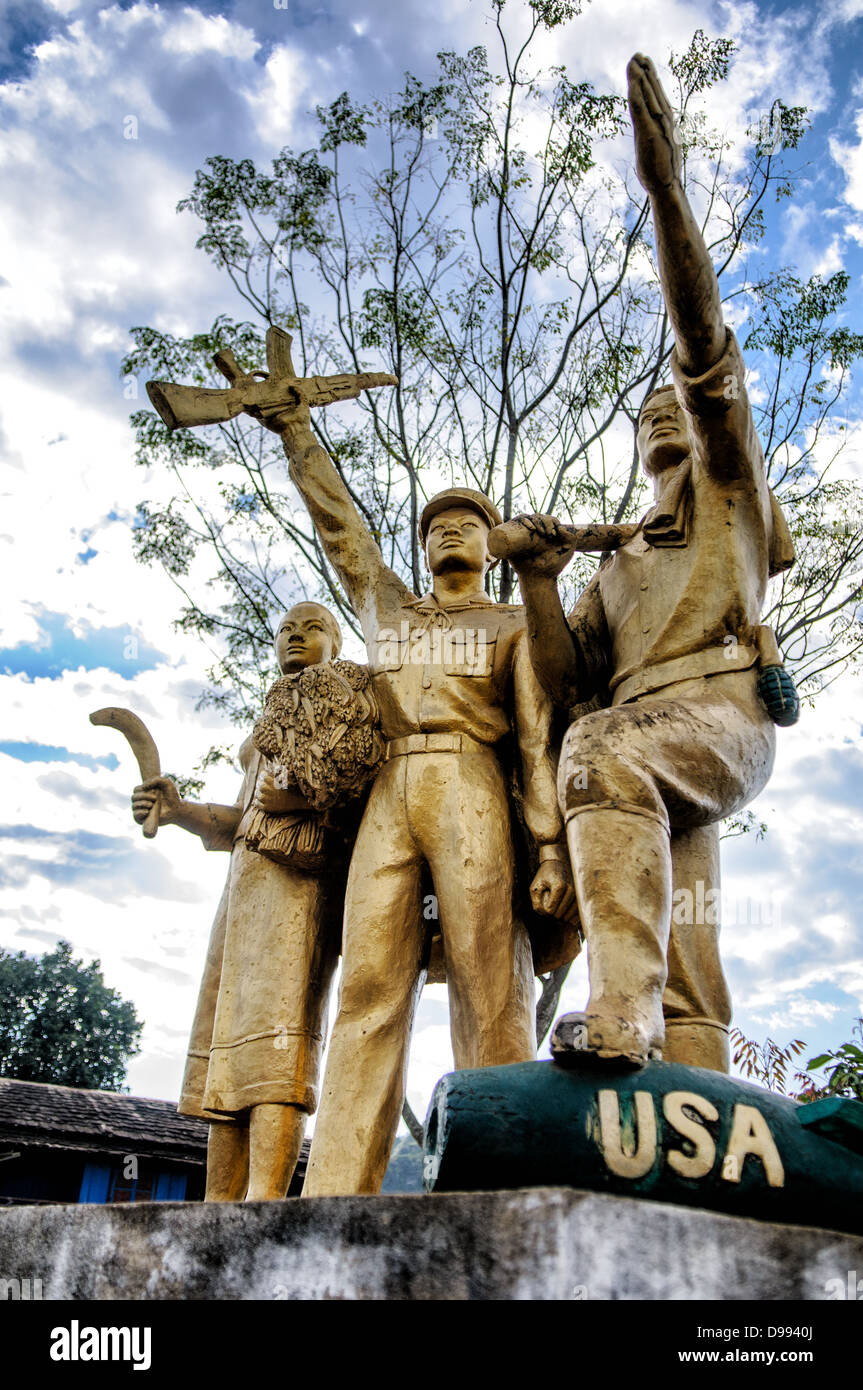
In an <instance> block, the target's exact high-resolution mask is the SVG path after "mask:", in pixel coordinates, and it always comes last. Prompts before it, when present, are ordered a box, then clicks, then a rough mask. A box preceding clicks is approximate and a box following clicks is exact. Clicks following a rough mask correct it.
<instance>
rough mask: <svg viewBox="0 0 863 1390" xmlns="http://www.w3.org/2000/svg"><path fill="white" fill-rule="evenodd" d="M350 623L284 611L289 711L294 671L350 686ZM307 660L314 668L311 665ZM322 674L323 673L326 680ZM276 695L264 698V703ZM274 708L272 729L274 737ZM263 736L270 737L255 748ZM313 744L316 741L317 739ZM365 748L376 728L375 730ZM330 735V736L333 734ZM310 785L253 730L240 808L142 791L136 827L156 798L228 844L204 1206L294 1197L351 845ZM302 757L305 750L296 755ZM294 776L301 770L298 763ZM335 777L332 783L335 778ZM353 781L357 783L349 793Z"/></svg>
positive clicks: (204, 1006)
mask: <svg viewBox="0 0 863 1390" xmlns="http://www.w3.org/2000/svg"><path fill="white" fill-rule="evenodd" d="M340 647H341V632H340V629H339V626H338V624H337V622H336V620H335V618H334V617H333V616H332V614H331V613H330V612H329V611H328V610H327V609H326V608H324V607H322V606H321V605H320V604H317V603H299V604H297V605H296V606H295V607H293V608H291V609H290V610H289V611H288V612H287V613H285V614H284V616H283V617H282V619H281V621H280V623H279V626H278V630H277V632H276V638H275V650H276V658H277V661H278V664H279V669H280V670H281V672H282V675H283V679H282V680H281V681H277V682H276V686H274V687H273V691H272V692H271V698H272V697H273V696H275V695H277V694H279V693H280V694H281V696H282V699H281V702H280V701H279V700H276V701H275V704H274V706H273V707H274V708H275V710H276V713H277V715H278V714H279V712H280V711H281V712H283V710H284V690H283V689H282V690H281V691H280V690H279V688H280V687H285V686H287V687H288V692H289V693H290V691H291V688H292V685H293V684H294V683H293V682H292V681H290V680H287V681H286V680H285V679H284V678H285V677H292V676H295V675H297V674H298V673H300V672H306V675H304V676H303V677H302V680H303V681H304V682H306V683H307V684H309V688H310V689H312V688H313V687H314V682H315V680H316V679H317V681H318V684H319V685H320V684H321V683H322V682H326V681H329V682H330V684H332V682H333V681H337V682H338V683H340V684H341V685H345V689H347V685H346V683H345V682H344V680H343V678H342V679H341V680H340V679H339V676H338V671H339V668H350V670H351V673H353V672H356V671H358V670H359V668H355V667H353V666H352V663H347V662H336V661H335V658H336V657H337V656H338V653H339V649H340ZM324 663H325V664H324ZM308 668H315V671H312V670H311V669H308ZM316 672H319V673H320V674H318V675H316ZM295 704H299V715H298V716H297V718H298V721H299V735H297V734H296V732H295V731H294V730H290V731H288V737H287V742H288V744H289V751H290V752H292V753H294V754H295V755H296V754H297V751H298V749H297V741H298V738H299V744H300V747H299V753H300V754H303V734H304V733H305V734H306V735H307V736H308V733H309V730H308V721H307V720H306V722H305V724H304V723H303V718H304V712H305V714H307V715H309V716H311V718H312V721H313V722H314V708H313V706H316V707H318V708H319V707H320V702H319V701H318V700H317V699H314V700H313V699H312V698H309V697H308V696H307V697H306V699H305V701H303V700H302V699H300V700H299V701H295ZM270 707H271V699H268V710H269V709H270ZM273 722H274V720H273V715H272V714H265V716H264V718H263V719H262V720H261V721H259V725H258V726H257V728H258V730H259V731H260V729H261V727H262V726H263V727H264V728H265V730H266V733H267V734H269V736H270V742H272V735H273ZM262 741H263V742H264V743H265V746H266V740H262V739H261V737H260V734H259V736H258V743H261V742H262ZM309 741H311V743H313V744H314V745H315V747H316V748H317V747H318V746H319V745H320V743H321V742H322V740H321V739H320V737H318V738H317V740H316V739H314V738H313V739H311V740H309V739H308V737H307V738H306V743H308V742H309ZM365 741H366V743H368V741H369V738H368V732H366V734H365ZM323 742H326V740H323ZM308 758H309V755H308V751H307V750H306V752H305V760H303V758H302V757H301V759H300V760H301V762H302V763H303V766H304V767H305V768H307V770H308V771H309V772H310V774H311V780H308V779H305V778H304V777H303V776H302V775H301V776H300V777H299V779H298V778H297V776H296V775H293V774H292V772H291V760H290V758H289V757H288V756H287V750H286V754H285V758H284V759H279V762H276V761H274V760H272V759H270V758H268V757H266V756H265V755H264V754H263V753H262V752H261V751H260V748H259V747H256V743H255V738H254V737H250V738H247V739H246V741H245V742H244V744H243V746H242V749H241V751H240V763H241V766H242V769H243V774H244V776H243V785H242V788H241V791H240V795H239V797H238V799H237V801H236V803H235V804H234V805H233V806H218V805H200V804H196V803H194V802H189V801H186V800H183V799H182V798H181V797H180V796H179V793H178V791H177V788H176V786H175V785H174V783H173V782H172V781H171V780H170V778H166V777H159V778H153V779H151V780H149V781H147V782H145V783H144V784H143V785H142V786H139V787H136V788H135V791H134V792H133V795H132V810H133V815H134V817H135V820H136V821H138V822H139V823H140V822H142V821H144V820H145V819H146V816H147V814H148V812H149V811H150V810H151V808H152V807H153V805H154V804H155V801H156V799H157V797H158V800H159V803H160V812H159V824H160V825H180V826H182V828H183V829H185V830H188V831H190V832H191V833H193V834H196V835H198V836H199V837H200V839H201V840H202V842H203V844H204V846H205V848H207V849H213V850H227V851H229V852H230V854H231V864H230V869H229V873H228V879H227V883H226V885H225V891H224V893H223V895H222V900H221V902H220V904H219V909H218V911H217V913H216V919H215V922H214V924H213V929H212V933H211V937H210V944H209V948H208V952H207V961H206V966H205V970H204V977H203V980H202V984H201V992H200V996H199V1000H198V1007H197V1011H196V1014H195V1021H194V1024H193V1027H192V1035H191V1039H190V1044H189V1052H188V1057H187V1062H186V1071H185V1075H184V1078H183V1087H182V1094H181V1098H180V1104H179V1110H180V1113H181V1114H187V1115H203V1116H205V1117H206V1118H207V1119H209V1120H210V1138H209V1145H208V1150H207V1187H206V1200H207V1201H237V1200H241V1199H242V1198H243V1197H244V1196H245V1198H246V1200H247V1201H261V1200H263V1201H266V1200H274V1199H279V1198H282V1197H284V1196H285V1194H286V1192H287V1189H288V1184H289V1183H290V1179H291V1175H292V1173H293V1171H294V1167H295V1165H296V1162H297V1158H298V1157H299V1153H300V1146H301V1144H302V1140H303V1132H304V1129H305V1121H306V1116H307V1115H309V1114H311V1113H312V1112H313V1111H314V1109H315V1106H316V1104H317V1084H318V1072H319V1066H320V1056H321V1049H322V1043H323V1033H324V1029H325V1026H326V1009H327V1001H328V997H329V990H330V983H331V980H332V975H333V971H334V968H335V964H336V959H337V957H338V952H339V943H340V927H341V910H342V902H343V893H344V887H343V884H344V870H345V869H346V860H347V849H346V846H345V844H344V840H343V838H342V837H341V836H340V832H339V830H338V828H337V827H335V828H333V827H332V826H331V825H330V824H329V821H330V818H329V817H328V816H327V813H326V811H325V810H324V809H322V806H326V805H329V804H332V802H333V800H334V799H338V796H337V792H336V793H334V791H333V788H332V786H330V787H329V788H328V789H327V791H326V794H324V795H321V794H316V785H315V780H316V779H315V775H314V772H315V769H314V768H313V767H312V765H311V763H310V762H309V761H308ZM294 762H296V757H295V758H294ZM294 771H295V770H294ZM331 780H332V779H331ZM352 790H353V788H352Z"/></svg>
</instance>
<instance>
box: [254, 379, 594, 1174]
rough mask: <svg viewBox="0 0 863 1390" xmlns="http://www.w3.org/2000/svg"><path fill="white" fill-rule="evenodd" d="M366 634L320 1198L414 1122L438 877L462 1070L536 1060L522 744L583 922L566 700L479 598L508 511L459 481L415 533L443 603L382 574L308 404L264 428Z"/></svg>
mask: <svg viewBox="0 0 863 1390" xmlns="http://www.w3.org/2000/svg"><path fill="white" fill-rule="evenodd" d="M264 420H265V423H266V424H267V425H268V427H269V428H271V429H274V430H276V431H278V432H280V433H281V435H282V441H283V445H284V448H285V452H286V454H287V456H288V459H289V462H290V474H291V478H292V480H293V482H294V484H295V485H296V487H297V488H298V490H299V492H300V494H301V496H302V497H303V499H304V501H305V503H306V505H307V506H308V509H309V512H310V514H311V517H312V520H313V521H314V524H315V526H316V528H317V531H318V535H319V537H320V540H321V544H322V546H323V548H324V551H325V552H326V554H327V556H328V558H329V560H330V562H331V564H332V565H333V567H334V569H335V571H336V573H337V574H338V576H339V578H340V580H341V582H342V583H343V585H344V587H345V590H346V592H347V594H348V596H349V598H350V601H351V604H352V606H353V608H354V611H355V612H356V614H357V617H358V618H359V621H360V623H361V625H362V629H363V634H364V636H365V641H366V647H367V651H368V658H369V662H370V666H371V669H372V671H373V673H374V689H375V693H376V696H377V701H378V704H379V707H380V715H381V728H382V732H383V735H384V737H385V738H386V740H387V744H386V754H385V761H384V763H383V766H382V767H381V770H380V772H379V773H378V775H377V778H376V780H375V782H374V785H373V787H372V790H371V794H370V797H369V801H368V804H367V806H366V809H365V813H364V815H363V819H362V823H361V825H360V830H359V834H358V837H357V841H356V845H355V849H354V854H353V858H352V860H351V867H350V873H349V878H348V887H347V894H346V901H345V919H344V935H343V946H342V952H343V973H342V982H341V991H340V997H339V1012H338V1017H337V1019H336V1023H335V1026H334V1029H333V1034H332V1039H331V1043H330V1050H329V1054H328V1059H327V1069H326V1075H325V1079H324V1086H323V1092H322V1097H321V1106H320V1110H319V1113H318V1118H317V1124H316V1129H315V1135H314V1140H313V1144H312V1151H311V1156H310V1160H309V1168H308V1173H307V1177H306V1183H305V1188H304V1195H305V1196H323V1195H335V1194H347V1193H371V1192H376V1191H378V1190H379V1187H380V1184H381V1181H382V1179H383V1175H384V1172H385V1170H386V1165H387V1161H388V1158H389V1154H390V1151H391V1148H392V1143H393V1139H394V1137H395V1132H396V1128H397V1125H398V1119H399V1114H400V1112H401V1108H402V1104H403V1100H404V1093H405V1085H406V1071H407V1058H408V1044H409V1039H410V1032H411V1026H412V1021H413V1014H414V1008H415V1004H416V1000H417V996H418V992H419V987H420V985H421V982H422V978H423V969H424V963H425V962H424V952H425V950H426V930H425V927H426V924H425V923H424V921H423V910H422V895H421V894H422V889H421V879H422V875H423V874H424V873H425V872H429V873H430V876H431V880H432V885H433V889H434V894H435V895H436V898H437V905H438V912H439V926H440V932H441V935H442V939H443V948H444V953H445V959H446V973H447V982H448V987H449V998H450V1027H451V1035H452V1045H453V1053H454V1058H455V1064H456V1066H457V1067H483V1066H492V1065H498V1064H503V1063H508V1062H523V1061H527V1060H532V1059H533V1057H534V1056H535V1053H536V1031H535V995H534V984H533V978H534V977H533V969H532V964H531V951H530V944H529V941H528V936H527V932H526V930H525V927H524V925H523V923H522V922H521V921H520V920H519V917H518V915H517V913H515V912H514V864H513V848H512V837H511V830H510V813H511V807H510V801H509V793H508V787H507V784H506V780H505V777H504V771H503V768H502V766H501V762H500V759H499V756H498V752H499V745H501V743H502V741H503V740H505V739H506V738H507V736H508V735H509V734H510V732H511V730H512V731H514V732H515V734H516V737H517V741H518V748H519V752H520V759H521V767H522V783H523V786H522V790H523V804H524V817H525V821H526V823H527V826H528V829H529V831H530V833H531V835H532V837H533V839H534V841H535V843H536V845H537V846H538V848H539V868H538V871H537V872H536V874H535V876H534V879H533V882H532V884H531V900H532V902H533V904H534V906H535V908H536V909H537V910H539V911H542V912H545V913H547V914H549V916H554V917H557V918H562V917H566V916H567V915H571V914H572V913H573V912H574V902H575V899H574V892H573V888H572V882H571V878H570V873H569V866H568V863H567V853H566V846H565V845H564V844H563V842H562V838H563V837H562V823H561V819H560V814H559V811H558V807H557V800H556V796H555V762H554V753H553V750H552V747H551V741H552V740H551V723H552V707H551V702H550V701H549V699H548V698H547V696H546V695H545V693H544V692H543V691H542V689H541V688H540V686H539V683H538V681H537V679H536V676H535V675H534V672H533V668H532V666H531V662H530V657H529V654H528V650H527V643H526V637H525V626H524V612H523V609H522V608H521V607H516V606H512V605H508V604H499V603H496V602H495V601H494V600H492V599H491V598H490V597H489V596H488V594H487V593H486V592H485V590H484V588H483V581H484V577H485V574H486V571H487V569H488V568H489V566H490V565H491V564H492V563H493V561H492V559H491V557H490V556H489V554H488V549H487V545H486V541H487V538H488V534H489V531H490V529H491V527H493V526H495V525H497V524H498V523H499V522H500V519H501V518H500V514H499V512H498V510H497V508H496V507H495V506H494V504H493V503H492V502H491V501H490V499H489V498H488V497H485V496H484V495H483V494H482V493H480V492H476V491H474V490H472V489H470V488H450V489H448V490H447V491H445V492H441V493H439V494H438V495H437V496H435V497H433V498H432V499H431V500H430V501H429V502H428V503H427V505H426V506H425V508H424V509H423V512H422V516H421V519H420V523H419V531H420V537H421V540H422V543H423V546H424V548H425V553H426V559H427V563H428V567H429V569H430V571H431V574H432V592H431V593H428V594H425V595H423V596H421V597H418V596H417V595H415V594H413V593H411V592H410V590H409V589H408V588H407V587H406V586H405V584H404V583H403V582H402V581H401V580H400V579H399V578H398V576H397V575H396V574H395V573H394V572H393V571H392V570H391V569H389V568H388V567H387V565H386V564H385V563H384V560H383V556H382V555H381V552H380V550H379V548H378V546H377V544H376V542H375V540H374V539H373V537H372V535H371V534H370V532H369V531H368V529H367V527H366V525H365V524H364V522H363V521H362V519H361V517H360V515H359V513H358V512H357V509H356V507H355V506H354V503H353V501H352V500H351V497H350V495H349V493H348V490H347V488H346V487H345V485H344V483H343V481H342V479H341V477H340V476H339V473H338V471H337V470H336V468H335V465H334V464H333V462H332V460H331V459H330V457H329V455H328V454H327V453H326V452H325V450H324V449H323V448H321V447H320V445H319V444H318V442H317V440H316V438H315V436H314V434H313V433H312V431H311V428H310V424H309V415H308V410H307V409H306V408H304V407H302V406H301V407H300V408H299V409H296V408H294V409H292V410H291V411H289V412H285V411H277V410H273V411H271V412H269V413H267V414H265V416H264Z"/></svg>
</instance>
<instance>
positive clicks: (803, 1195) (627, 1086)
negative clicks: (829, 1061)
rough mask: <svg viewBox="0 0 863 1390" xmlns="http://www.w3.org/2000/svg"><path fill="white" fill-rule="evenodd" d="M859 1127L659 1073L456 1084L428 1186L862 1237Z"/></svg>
mask: <svg viewBox="0 0 863 1390" xmlns="http://www.w3.org/2000/svg"><path fill="white" fill-rule="evenodd" d="M574 1055H575V1056H578V1054H574ZM861 1117H863V1105H860V1104H859V1102H857V1101H852V1100H846V1101H836V1100H835V1099H832V1100H828V1101H818V1102H815V1103H813V1104H810V1105H800V1104H798V1103H797V1102H796V1101H792V1100H789V1099H788V1098H787V1097H785V1096H779V1095H775V1094H773V1093H772V1092H769V1091H764V1090H762V1089H761V1088H760V1087H758V1086H751V1085H748V1084H747V1083H746V1082H743V1081H738V1080H737V1079H736V1078H734V1077H730V1076H725V1075H722V1074H721V1073H719V1072H711V1071H704V1070H702V1069H700V1068H695V1067H685V1066H681V1065H678V1064H675V1063H667V1062H651V1063H649V1064H648V1065H647V1066H646V1067H643V1068H641V1069H640V1070H629V1071H620V1070H615V1069H612V1068H610V1067H609V1065H608V1064H607V1063H601V1062H599V1061H597V1060H596V1059H595V1058H593V1057H591V1056H590V1055H589V1054H585V1055H583V1056H580V1057H579V1060H578V1063H577V1065H575V1066H573V1067H571V1068H566V1069H564V1068H563V1067H561V1066H559V1065H558V1064H557V1063H555V1062H526V1063H523V1064H521V1065H518V1066H510V1067H489V1068H486V1069H484V1070H481V1071H462V1072H453V1073H451V1074H450V1075H448V1076H445V1077H443V1078H442V1080H441V1081H440V1082H439V1083H438V1085H437V1088H436V1090H435V1093H434V1096H433V1097H432V1102H431V1106H430V1108H429V1113H428V1116H427V1119H426V1143H425V1153H424V1160H423V1165H424V1178H425V1184H426V1189H427V1190H428V1191H430V1192H456V1191H458V1192H476V1191H483V1190H489V1189H498V1190H499V1189H507V1188H509V1189H512V1188H529V1187H574V1188H579V1189H581V1190H585V1189H586V1190H589V1191H595V1192H604V1193H610V1194H616V1195H618V1196H626V1197H640V1198H645V1197H646V1198H650V1199H652V1200H653V1201H658V1202H674V1203H676V1204H678V1205H682V1206H692V1207H706V1208H709V1209H712V1210H714V1211H721V1212H726V1213H728V1214H730V1215H734V1216H745V1217H756V1218H758V1219H759V1220H762V1221H772V1222H793V1223H795V1224H797V1225H805V1226H820V1227H826V1228H828V1229H832V1230H840V1231H854V1232H863V1156H861V1153H860V1148H861V1135H863V1126H861Z"/></svg>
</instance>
